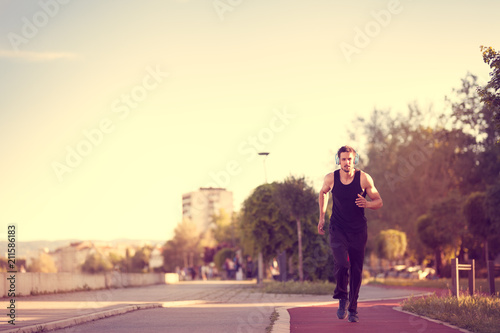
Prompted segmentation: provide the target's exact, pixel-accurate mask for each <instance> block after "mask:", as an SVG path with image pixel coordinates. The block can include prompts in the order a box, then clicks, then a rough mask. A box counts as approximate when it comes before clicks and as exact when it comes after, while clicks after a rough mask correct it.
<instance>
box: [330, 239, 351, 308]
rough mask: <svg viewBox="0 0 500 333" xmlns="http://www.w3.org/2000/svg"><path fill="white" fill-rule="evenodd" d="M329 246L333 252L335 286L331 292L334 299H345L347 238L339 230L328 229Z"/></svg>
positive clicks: (347, 264)
mask: <svg viewBox="0 0 500 333" xmlns="http://www.w3.org/2000/svg"><path fill="white" fill-rule="evenodd" d="M330 247H331V249H332V252H333V259H334V261H335V265H334V267H335V268H334V275H335V279H336V280H337V286H336V287H335V291H334V293H333V298H335V299H347V298H348V292H347V285H348V283H349V256H348V252H347V239H346V237H345V235H344V233H343V232H341V231H340V230H334V231H333V230H332V229H330Z"/></svg>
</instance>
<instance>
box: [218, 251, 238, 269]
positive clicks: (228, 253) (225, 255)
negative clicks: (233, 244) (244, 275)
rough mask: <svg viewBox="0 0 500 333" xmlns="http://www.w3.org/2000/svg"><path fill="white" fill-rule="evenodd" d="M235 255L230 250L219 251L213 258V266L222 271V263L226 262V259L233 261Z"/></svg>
mask: <svg viewBox="0 0 500 333" xmlns="http://www.w3.org/2000/svg"><path fill="white" fill-rule="evenodd" d="M235 255H236V252H234V251H233V250H232V249H230V248H223V249H220V250H219V251H218V252H217V253H216V254H215V256H214V263H215V266H217V269H218V270H219V271H221V270H224V261H226V258H229V259H231V260H233V258H234V256H235Z"/></svg>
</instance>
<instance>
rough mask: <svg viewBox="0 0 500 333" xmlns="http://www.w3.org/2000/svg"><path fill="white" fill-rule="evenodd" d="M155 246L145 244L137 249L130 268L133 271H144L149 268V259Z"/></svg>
mask: <svg viewBox="0 0 500 333" xmlns="http://www.w3.org/2000/svg"><path fill="white" fill-rule="evenodd" d="M152 250H153V248H152V247H151V246H150V245H146V246H143V247H142V248H140V249H139V250H137V251H136V252H135V254H134V256H133V257H132V258H131V259H130V269H131V271H132V272H136V273H143V272H147V271H148V270H149V259H150V258H151V251H152Z"/></svg>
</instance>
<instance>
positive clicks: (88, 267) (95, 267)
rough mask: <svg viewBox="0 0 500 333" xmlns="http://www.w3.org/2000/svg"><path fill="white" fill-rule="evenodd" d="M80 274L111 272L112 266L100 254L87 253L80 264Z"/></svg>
mask: <svg viewBox="0 0 500 333" xmlns="http://www.w3.org/2000/svg"><path fill="white" fill-rule="evenodd" d="M81 269H82V272H85V273H90V274H96V273H104V272H108V271H111V270H112V269H113V265H112V264H111V262H109V260H107V259H106V258H105V257H104V256H103V255H102V254H101V253H99V252H94V253H89V254H88V255H87V258H86V259H85V262H84V263H83V264H82V267H81Z"/></svg>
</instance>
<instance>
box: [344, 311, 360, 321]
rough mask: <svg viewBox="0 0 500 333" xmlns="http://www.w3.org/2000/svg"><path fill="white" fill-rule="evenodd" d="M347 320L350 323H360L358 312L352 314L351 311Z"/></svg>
mask: <svg viewBox="0 0 500 333" xmlns="http://www.w3.org/2000/svg"><path fill="white" fill-rule="evenodd" d="M344 318H345V317H344ZM347 320H348V321H349V322H350V323H357V322H358V321H359V317H358V312H351V311H349V318H347Z"/></svg>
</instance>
